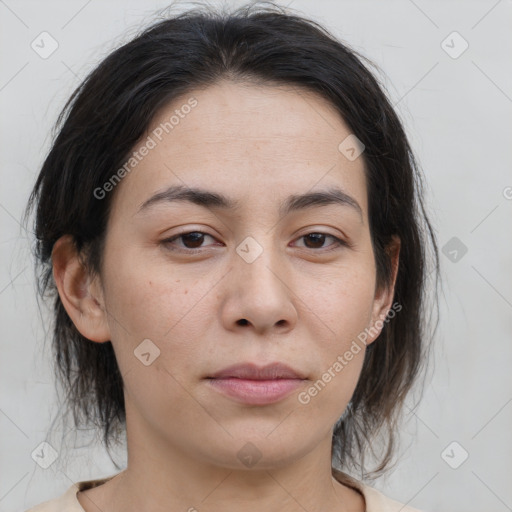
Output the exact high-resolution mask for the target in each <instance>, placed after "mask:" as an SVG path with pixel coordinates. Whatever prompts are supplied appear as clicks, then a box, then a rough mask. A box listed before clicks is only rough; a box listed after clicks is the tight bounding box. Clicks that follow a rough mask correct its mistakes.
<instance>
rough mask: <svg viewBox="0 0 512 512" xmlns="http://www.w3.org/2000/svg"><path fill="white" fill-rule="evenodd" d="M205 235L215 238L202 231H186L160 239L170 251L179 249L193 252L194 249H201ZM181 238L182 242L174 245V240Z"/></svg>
mask: <svg viewBox="0 0 512 512" xmlns="http://www.w3.org/2000/svg"><path fill="white" fill-rule="evenodd" d="M205 237H210V238H211V239H212V240H215V238H213V236H211V235H208V234H207V233H203V232H202V231H188V232H186V233H179V234H178V235H174V236H173V237H171V238H167V239H166V240H162V244H164V245H165V246H166V247H167V248H168V249H170V250H171V251H181V252H187V253H195V252H196V251H195V249H201V248H202V244H203V242H204V239H205ZM177 240H181V242H182V244H181V245H180V244H178V245H176V243H175V242H176V241H177Z"/></svg>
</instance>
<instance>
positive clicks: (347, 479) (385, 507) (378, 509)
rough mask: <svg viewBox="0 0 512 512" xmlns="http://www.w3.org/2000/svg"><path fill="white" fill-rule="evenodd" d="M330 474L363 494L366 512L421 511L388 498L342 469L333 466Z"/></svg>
mask: <svg viewBox="0 0 512 512" xmlns="http://www.w3.org/2000/svg"><path fill="white" fill-rule="evenodd" d="M332 475H333V476H334V478H336V480H338V482H340V483H342V484H343V485H348V486H349V487H352V488H353V489H356V490H357V491H359V492H360V493H361V494H362V495H363V497H364V500H365V502H366V512H421V511H420V510H418V509H416V508H413V507H409V506H408V505H404V504H403V503H400V502H398V501H395V500H392V499H391V498H388V497H387V496H385V495H384V494H382V493H381V492H380V491H378V490H377V489H374V488H373V487H370V486H368V485H365V484H363V483H362V482H360V481H359V480H356V479H355V478H353V477H351V476H349V475H347V474H346V473H343V472H342V471H339V470H337V469H334V468H333V469H332Z"/></svg>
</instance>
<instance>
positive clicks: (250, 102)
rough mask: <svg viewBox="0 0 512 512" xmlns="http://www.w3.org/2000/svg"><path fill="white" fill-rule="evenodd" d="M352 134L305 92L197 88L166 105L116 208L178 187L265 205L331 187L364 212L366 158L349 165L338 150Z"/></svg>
mask: <svg viewBox="0 0 512 512" xmlns="http://www.w3.org/2000/svg"><path fill="white" fill-rule="evenodd" d="M190 105H194V106H193V107H190ZM349 135H351V131H350V129H349V127H348V126H347V125H346V124H345V123H344V121H343V120H342V118H341V116H340V114H339V113H338V112H337V111H336V110H335V108H334V107H333V106H332V105H331V104H330V103H329V102H328V101H327V100H325V99H324V98H322V97H321V96H319V95H317V94H315V93H312V92H310V91H306V90H304V89H301V88H296V87H293V86H279V87H277V86H272V85H254V84H247V83H244V84H238V83H232V82H221V83H218V84H216V85H213V86H210V87H207V88H204V89H196V90H193V91H191V92H190V93H188V94H185V95H183V96H181V97H179V98H177V99H175V100H174V101H172V102H171V103H170V104H168V105H166V106H165V107H164V108H162V109H161V110H160V111H159V112H158V114H157V115H156V116H155V118H154V119H153V121H152V122H151V124H150V126H149V128H148V130H147V133H146V134H145V135H144V137H143V138H142V139H141V141H140V142H139V143H138V144H137V145H136V146H135V147H134V150H135V151H137V150H138V149H140V148H142V147H143V146H144V145H148V140H149V139H151V141H152V142H151V143H150V144H149V145H150V146H152V149H150V150H149V151H147V152H145V156H144V157H143V158H141V160H140V161H139V162H138V163H137V164H136V166H134V168H133V171H131V172H130V173H129V175H127V176H126V177H125V178H123V180H122V183H121V184H120V185H119V187H118V188H119V189H122V190H117V191H116V202H117V203H118V204H117V208H123V209H124V210H125V211H128V210H129V211H131V213H135V211H136V210H137V208H138V207H139V206H140V205H141V204H142V203H143V202H144V201H145V200H146V199H147V198H148V197H149V196H150V195H152V194H154V193H155V192H158V191H159V190H161V189H163V188H166V187H168V186H170V185H173V184H179V185H183V186H189V187H199V186H200V187H202V188H208V189H212V190H215V191H218V192H224V193H226V194H228V195H229V196H232V197H234V198H236V199H242V200H243V201H244V202H245V203H246V204H253V205H259V206H260V207H262V206H263V204H262V203H261V199H262V197H267V198H275V199H276V200H277V199H279V197H280V196H282V197H285V196H287V195H289V194H291V193H304V192H305V191H308V190H310V189H316V188H322V187H323V186H326V187H328V186H333V185H334V186H341V187H342V188H343V189H344V190H346V191H347V193H349V194H350V195H352V196H354V197H356V199H357V202H358V203H359V204H360V205H361V208H362V209H363V211H364V212H366V211H367V205H366V185H365V178H364V162H363V158H357V159H356V160H354V161H351V160H349V159H347V158H346V157H345V156H344V155H343V154H342V153H341V152H340V150H339V148H338V147H339V145H340V143H341V142H342V141H343V140H344V139H346V137H348V136H349Z"/></svg>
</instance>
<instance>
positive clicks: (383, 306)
mask: <svg viewBox="0 0 512 512" xmlns="http://www.w3.org/2000/svg"><path fill="white" fill-rule="evenodd" d="M386 252H387V253H388V257H389V258H390V260H391V284H390V285H389V286H387V287H384V288H381V289H377V288H376V290H375V298H374V300H373V309H372V317H371V323H370V325H369V326H368V332H369V334H368V338H367V340H366V344H367V345H369V344H370V343H373V342H374V341H375V340H376V339H377V338H378V337H379V335H380V333H381V331H382V328H383V327H384V320H385V318H386V316H387V314H388V312H389V310H390V309H391V306H392V301H393V295H394V293H395V283H396V276H397V274H398V262H399V254H400V238H398V236H396V235H393V237H392V241H391V242H390V243H389V244H388V246H387V247H386ZM400 309H402V308H401V307H400Z"/></svg>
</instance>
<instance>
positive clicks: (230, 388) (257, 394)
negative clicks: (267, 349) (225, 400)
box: [207, 363, 306, 405]
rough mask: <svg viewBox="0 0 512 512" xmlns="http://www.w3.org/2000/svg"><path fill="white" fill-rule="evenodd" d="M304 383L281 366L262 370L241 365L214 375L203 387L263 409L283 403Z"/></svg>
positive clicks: (300, 376) (275, 364)
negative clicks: (267, 405) (281, 401)
mask: <svg viewBox="0 0 512 512" xmlns="http://www.w3.org/2000/svg"><path fill="white" fill-rule="evenodd" d="M305 380H306V378H305V376H304V375H303V374H302V373H301V372H299V371H297V370H294V369H293V368H290V367H289V366H287V365H284V364H282V363H272V364H269V365H266V366H263V367H259V366H257V365H255V364H252V363H244V364H239V365H235V366H230V367H229V368H225V369H224V370H221V371H220V372H217V373H215V374H214V375H212V376H211V377H208V378H207V383H208V384H209V385H210V386H211V387H212V388H213V389H215V390H216V391H218V392H220V393H222V394H224V395H227V396H229V397H230V398H233V399H235V400H236V401H238V402H242V403H245V404H251V405H266V404H271V403H276V402H278V401H280V400H283V399H284V398H285V397H286V396H288V395H289V394H291V393H292V392H293V391H295V390H296V389H297V388H299V387H300V386H301V385H302V384H303V382H304V381H305Z"/></svg>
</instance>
